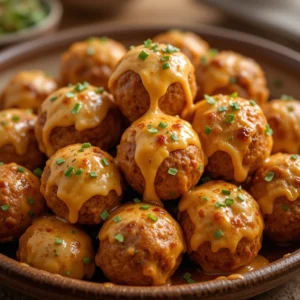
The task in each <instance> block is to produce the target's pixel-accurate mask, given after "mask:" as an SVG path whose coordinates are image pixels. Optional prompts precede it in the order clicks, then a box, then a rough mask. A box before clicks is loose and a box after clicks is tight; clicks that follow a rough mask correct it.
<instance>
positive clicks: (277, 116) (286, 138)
mask: <svg viewBox="0 0 300 300" xmlns="http://www.w3.org/2000/svg"><path fill="white" fill-rule="evenodd" d="M263 110H264V113H265V116H266V118H267V120H268V121H269V123H270V125H271V127H272V129H273V131H274V135H273V139H274V145H273V149H272V152H273V153H277V152H287V153H300V102H299V101H298V100H272V101H271V102H268V103H265V104H264V106H263ZM273 124H274V125H273Z"/></svg>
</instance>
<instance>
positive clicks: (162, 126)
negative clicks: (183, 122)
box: [158, 122, 168, 128]
mask: <svg viewBox="0 0 300 300" xmlns="http://www.w3.org/2000/svg"><path fill="white" fill-rule="evenodd" d="M158 126H159V127H160V128H166V127H167V126H168V124H167V123H164V122H160V123H159V124H158Z"/></svg>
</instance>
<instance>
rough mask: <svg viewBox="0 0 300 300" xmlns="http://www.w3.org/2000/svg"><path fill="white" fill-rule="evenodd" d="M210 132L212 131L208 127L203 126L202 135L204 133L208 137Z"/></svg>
mask: <svg viewBox="0 0 300 300" xmlns="http://www.w3.org/2000/svg"><path fill="white" fill-rule="evenodd" d="M211 131H212V129H211V128H210V127H209V126H205V128H204V133H206V134H207V135H208V134H210V133H211Z"/></svg>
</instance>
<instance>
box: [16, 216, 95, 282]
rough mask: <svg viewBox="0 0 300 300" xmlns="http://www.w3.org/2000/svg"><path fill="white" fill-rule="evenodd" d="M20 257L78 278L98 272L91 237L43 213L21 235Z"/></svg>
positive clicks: (36, 265) (41, 268) (22, 260)
mask: <svg viewBox="0 0 300 300" xmlns="http://www.w3.org/2000/svg"><path fill="white" fill-rule="evenodd" d="M17 258H18V260H19V261H20V262H22V263H26V264H28V265H30V266H31V267H34V268H37V269H40V270H44V271H48V272H50V273H54V274H59V275H61V276H65V277H70V278H75V279H84V278H87V279H90V278H91V277H92V276H93V274H94V272H95V269H96V267H95V263H94V259H95V253H94V249H93V245H92V240H91V238H90V237H89V236H88V235H87V233H85V232H84V231H83V230H82V229H81V228H80V227H77V226H74V225H71V224H68V223H66V222H64V221H62V220H59V219H57V218H56V217H55V216H49V217H41V218H38V219H36V220H35V221H34V222H33V225H31V226H30V227H29V228H28V229H27V230H26V232H25V233H24V234H23V235H22V236H21V238H20V242H19V249H18V251H17Z"/></svg>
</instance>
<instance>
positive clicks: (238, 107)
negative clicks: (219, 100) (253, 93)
mask: <svg viewBox="0 0 300 300" xmlns="http://www.w3.org/2000/svg"><path fill="white" fill-rule="evenodd" d="M229 105H230V107H231V109H232V110H233V111H237V110H240V109H241V107H240V105H239V104H238V103H237V102H233V103H230V104H229Z"/></svg>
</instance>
